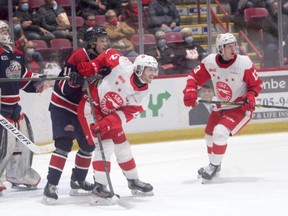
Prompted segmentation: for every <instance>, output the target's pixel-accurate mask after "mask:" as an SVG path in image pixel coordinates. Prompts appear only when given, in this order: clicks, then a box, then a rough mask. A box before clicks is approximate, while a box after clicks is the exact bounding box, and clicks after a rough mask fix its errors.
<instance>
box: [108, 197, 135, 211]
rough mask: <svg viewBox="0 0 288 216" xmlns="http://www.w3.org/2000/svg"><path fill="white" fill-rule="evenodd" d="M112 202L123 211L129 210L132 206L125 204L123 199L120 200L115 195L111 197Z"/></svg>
mask: <svg viewBox="0 0 288 216" xmlns="http://www.w3.org/2000/svg"><path fill="white" fill-rule="evenodd" d="M112 200H113V201H114V202H115V203H116V204H117V205H119V206H121V207H123V208H125V209H131V208H133V207H134V206H133V205H132V204H131V203H128V202H125V201H124V200H123V199H120V197H118V196H117V195H114V196H113V197H112Z"/></svg>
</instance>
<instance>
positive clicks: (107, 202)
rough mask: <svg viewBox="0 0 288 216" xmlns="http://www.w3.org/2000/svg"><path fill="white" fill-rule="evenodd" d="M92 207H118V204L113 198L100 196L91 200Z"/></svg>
mask: <svg viewBox="0 0 288 216" xmlns="http://www.w3.org/2000/svg"><path fill="white" fill-rule="evenodd" d="M89 203H90V205H91V206H112V205H116V202H115V201H114V200H113V199H111V198H102V197H98V196H93V195H92V197H91V199H90V202H89Z"/></svg>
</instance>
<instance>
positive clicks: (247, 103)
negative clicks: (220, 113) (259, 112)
mask: <svg viewBox="0 0 288 216" xmlns="http://www.w3.org/2000/svg"><path fill="white" fill-rule="evenodd" d="M243 102H244V104H243V106H242V108H243V110H245V111H251V112H252V111H254V110H255V105H256V103H255V94H254V92H252V91H248V92H247V93H246V94H245V95H244V96H243Z"/></svg>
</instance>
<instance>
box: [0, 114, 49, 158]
mask: <svg viewBox="0 0 288 216" xmlns="http://www.w3.org/2000/svg"><path fill="white" fill-rule="evenodd" d="M0 124H1V125H2V126H3V127H4V128H5V129H6V130H8V131H9V132H10V133H12V134H13V135H14V136H15V137H16V138H17V139H18V140H19V141H20V142H21V143H23V144H24V145H25V146H26V147H27V148H29V149H30V150H31V151H32V152H33V153H35V154H44V153H48V152H51V151H53V148H54V146H51V145H45V146H38V145H36V144H35V143H34V142H32V141H31V140H30V139H29V138H27V137H26V136H25V135H24V134H22V133H21V132H20V131H19V130H18V129H17V128H16V127H15V126H14V125H13V124H11V123H10V122H9V121H8V120H7V119H6V118H5V117H4V116H2V115H1V114H0Z"/></svg>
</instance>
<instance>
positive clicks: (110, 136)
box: [78, 49, 158, 205]
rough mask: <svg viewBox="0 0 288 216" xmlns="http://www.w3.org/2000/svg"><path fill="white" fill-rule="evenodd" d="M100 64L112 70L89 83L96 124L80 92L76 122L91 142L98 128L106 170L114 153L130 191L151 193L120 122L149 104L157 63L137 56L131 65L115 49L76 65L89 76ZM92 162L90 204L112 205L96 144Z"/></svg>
mask: <svg viewBox="0 0 288 216" xmlns="http://www.w3.org/2000/svg"><path fill="white" fill-rule="evenodd" d="M103 65H105V66H109V67H111V73H110V74H109V75H108V76H106V77H104V79H103V80H102V81H101V83H99V85H98V86H97V87H95V86H91V85H90V91H91V97H92V99H93V105H94V106H93V109H94V112H95V114H96V118H97V123H96V124H94V122H93V118H92V116H91V107H90V105H89V96H88V95H87V94H84V95H83V97H82V99H81V101H80V103H79V106H78V118H79V121H80V123H81V125H82V128H83V130H84V132H85V134H86V137H87V140H88V143H89V144H90V145H94V143H98V141H97V139H96V138H95V137H97V132H99V131H100V133H101V139H102V143H103V148H104V154H105V158H106V160H107V166H108V170H109V172H110V166H111V162H110V158H111V155H112V154H113V152H114V153H115V155H116V158H117V162H118V164H119V166H120V168H121V169H122V172H123V174H124V175H125V177H126V178H127V180H128V187H129V189H131V192H132V194H133V195H142V196H143V195H144V196H145V195H150V196H151V195H153V187H152V185H150V184H149V183H144V182H142V181H140V180H139V176H138V172H137V168H136V164H135V161H134V158H133V156H132V152H131V147H130V144H129V143H128V141H127V139H126V135H125V133H124V131H123V125H124V124H126V123H127V122H129V121H130V120H132V119H133V118H135V117H136V116H137V115H138V114H139V113H141V112H143V111H144V110H145V109H146V107H147V106H148V100H149V84H150V83H151V82H152V79H153V78H154V76H156V75H157V74H158V63H157V61H156V59H155V58H154V57H152V56H148V55H139V56H138V57H136V59H135V62H134V64H132V63H131V62H130V61H129V60H128V59H127V58H126V57H124V56H120V54H119V53H118V52H117V51H115V50H112V49H109V50H107V51H106V52H105V53H102V54H101V55H100V56H99V57H97V58H96V59H95V60H93V61H92V62H89V63H87V62H85V63H81V64H79V66H78V70H79V73H81V74H82V75H83V76H90V75H92V74H94V73H97V69H98V68H101V67H102V66H103ZM92 165H93V171H94V178H95V187H94V189H93V191H92V199H91V202H90V204H91V205H105V204H113V202H112V200H111V194H110V192H109V191H108V190H107V189H106V186H107V184H108V182H107V178H106V173H105V168H104V162H103V160H102V157H101V151H100V148H99V147H96V148H95V151H94V157H93V162H92Z"/></svg>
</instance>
